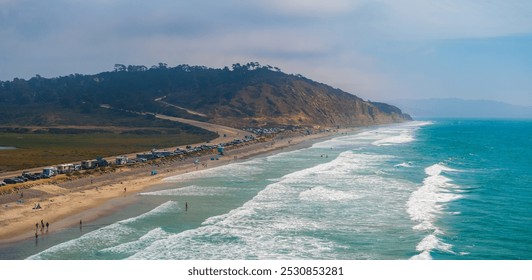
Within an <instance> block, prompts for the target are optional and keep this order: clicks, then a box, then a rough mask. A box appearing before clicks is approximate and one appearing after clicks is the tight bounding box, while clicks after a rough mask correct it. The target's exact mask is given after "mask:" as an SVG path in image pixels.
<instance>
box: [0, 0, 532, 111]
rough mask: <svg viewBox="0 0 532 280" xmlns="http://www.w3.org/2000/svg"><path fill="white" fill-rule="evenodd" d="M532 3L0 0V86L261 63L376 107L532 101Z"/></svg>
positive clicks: (457, 0)
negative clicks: (409, 102)
mask: <svg viewBox="0 0 532 280" xmlns="http://www.w3.org/2000/svg"><path fill="white" fill-rule="evenodd" d="M530 15H532V1H529V0H522V1H519V0H505V1H490V0H484V1H480V0H475V1H472V0H439V1H427V0H409V1H403V0H373V1H368V0H350V1H349V0H327V1H318V0H293V1H290V0H255V1H249V0H225V1H224V0H194V1H185V0H150V1H135V0H91V1H85V0H47V1H41V0H0V80H2V81H6V80H12V79H13V78H15V77H17V78H24V79H29V78H31V77H34V76H36V75H40V76H43V77H47V78H51V77H57V76H65V75H68V74H72V73H80V74H96V73H99V72H104V71H111V70H113V68H114V65H115V64H116V63H120V64H125V65H130V64H131V65H145V66H147V67H150V66H152V65H156V64H158V63H159V62H164V63H167V64H168V66H176V65H179V64H189V65H203V66H207V67H213V68H222V67H224V66H231V65H232V64H234V63H247V62H259V63H260V64H262V65H272V66H276V67H279V68H281V70H282V71H283V72H286V73H291V74H301V75H303V76H305V77H307V78H310V79H312V80H315V81H318V82H322V83H326V84H329V85H331V86H333V87H335V88H340V89H342V90H344V91H347V92H349V93H352V94H355V95H357V96H359V97H361V98H364V99H369V100H372V101H389V100H394V99H405V98H409V99H424V98H463V99H489V100H496V101H502V102H507V103H511V104H516V105H526V106H532V79H531V78H532V75H531V74H532V16H530Z"/></svg>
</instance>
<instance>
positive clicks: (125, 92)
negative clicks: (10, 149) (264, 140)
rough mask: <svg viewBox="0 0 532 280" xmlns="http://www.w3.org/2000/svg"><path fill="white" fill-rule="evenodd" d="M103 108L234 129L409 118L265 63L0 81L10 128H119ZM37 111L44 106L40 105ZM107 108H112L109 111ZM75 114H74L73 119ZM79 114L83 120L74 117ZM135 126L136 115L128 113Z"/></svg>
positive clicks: (5, 120) (118, 70)
mask: <svg viewBox="0 0 532 280" xmlns="http://www.w3.org/2000/svg"><path fill="white" fill-rule="evenodd" d="M102 105H104V106H105V105H108V106H106V107H108V108H114V111H113V112H112V113H108V114H114V115H116V116H118V115H121V116H122V118H116V120H118V119H121V122H122V125H124V123H127V122H128V121H127V120H126V121H124V118H123V117H124V114H125V112H128V111H135V112H154V113H164V114H167V115H172V116H176V117H184V118H190V119H197V120H203V121H210V122H214V123H219V124H224V125H228V126H233V127H242V126H254V127H259V126H278V125H285V126H359V125H371V124H380V123H391V122H400V121H405V120H409V119H410V117H409V116H408V115H405V114H403V113H402V112H401V110H400V109H398V108H396V107H393V106H391V105H387V104H384V103H372V102H367V101H364V100H362V99H360V98H358V97H356V96H354V95H352V94H349V93H346V92H343V91H341V90H339V89H334V88H332V87H330V86H327V85H324V84H321V83H317V82H314V81H312V80H309V79H307V78H304V77H302V76H300V75H289V74H285V73H283V72H281V71H280V70H279V69H278V68H274V67H271V66H261V65H259V64H258V63H248V64H246V65H240V64H234V65H233V66H232V68H231V69H229V68H228V67H225V68H223V69H212V68H206V67H202V66H189V65H179V66H177V67H173V68H172V67H167V65H166V64H163V63H160V64H159V65H157V66H153V67H151V68H150V69H148V68H147V67H145V66H134V65H130V66H127V67H126V66H125V65H121V64H117V65H115V70H114V71H111V72H103V73H99V74H96V75H80V74H73V75H69V76H65V77H58V78H50V79H48V78H43V77H40V76H36V77H34V78H31V79H30V80H27V81H26V80H23V79H14V80H13V81H5V82H0V106H1V107H2V108H3V111H4V112H3V114H1V115H0V121H1V122H2V123H3V124H4V125H24V126H31V125H36V126H52V125H58V124H62V125H68V124H73V123H79V122H80V120H82V119H83V120H84V121H83V123H85V124H94V125H98V124H99V123H102V122H103V123H106V124H107V125H112V123H113V122H115V118H114V117H112V116H106V117H105V118H103V117H101V115H102V108H101V107H102ZM36 108H37V109H36ZM104 110H106V109H104ZM69 115H70V116H69ZM72 116H76V117H72ZM128 117H130V118H131V121H130V122H129V124H130V125H134V124H135V121H134V120H133V119H134V118H138V116H135V114H129V116H128Z"/></svg>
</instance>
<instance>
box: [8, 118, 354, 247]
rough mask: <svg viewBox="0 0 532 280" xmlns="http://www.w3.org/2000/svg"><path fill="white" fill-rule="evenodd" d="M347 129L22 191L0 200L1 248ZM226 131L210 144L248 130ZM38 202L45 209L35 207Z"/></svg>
mask: <svg viewBox="0 0 532 280" xmlns="http://www.w3.org/2000/svg"><path fill="white" fill-rule="evenodd" d="M219 128H220V127H218V128H215V127H211V128H210V129H212V130H214V129H217V130H218V129H219ZM347 131H352V130H339V131H335V132H331V131H328V132H321V133H316V134H311V135H303V134H301V133H292V134H290V135H277V136H276V137H274V138H272V139H268V141H266V142H257V143H251V144H247V145H241V146H237V147H233V148H231V149H227V150H226V155H225V156H223V157H221V158H220V159H219V160H211V157H212V155H204V156H202V157H200V163H201V164H197V165H195V164H194V162H193V159H192V158H188V159H186V160H178V159H172V160H167V161H164V162H161V163H158V164H157V165H156V166H155V165H152V164H144V165H136V166H132V167H122V168H119V169H117V170H116V171H115V172H111V173H105V174H99V175H94V176H85V177H82V178H78V179H73V180H70V181H64V182H55V181H54V180H49V181H45V182H43V183H42V184H39V185H37V186H34V187H32V188H30V189H27V190H24V191H23V192H24V197H23V200H21V199H20V198H19V196H20V194H19V193H14V194H9V195H3V196H1V197H0V203H1V204H0V245H1V244H9V243H14V242H17V241H21V240H24V239H28V238H35V233H36V223H38V226H37V227H38V230H37V233H38V234H39V235H41V234H53V232H55V231H59V230H61V229H64V228H67V227H73V226H77V224H79V222H80V220H82V221H83V222H90V221H92V220H94V219H96V218H98V217H101V216H104V215H106V214H108V213H110V212H111V211H116V210H118V209H120V208H121V207H123V206H125V205H127V204H129V203H132V202H134V201H135V198H136V197H137V195H136V194H138V193H139V192H142V191H145V190H146V189H148V188H150V187H153V186H156V185H160V184H162V183H164V182H163V179H164V178H167V177H170V176H176V175H179V174H184V173H189V172H194V171H196V170H202V169H206V168H212V167H216V166H220V165H223V164H228V163H231V162H235V161H240V160H245V159H247V158H250V157H253V156H258V155H263V154H266V153H272V152H276V151H281V150H283V149H288V148H291V147H297V146H298V145H299V146H301V145H310V143H312V142H314V141H316V140H318V139H323V138H326V137H331V136H334V135H338V134H340V133H344V132H347ZM218 132H220V130H218ZM223 133H225V134H226V137H220V138H218V139H216V140H215V141H212V142H211V143H218V142H222V141H227V140H229V139H233V138H236V137H237V136H239V135H244V134H243V133H245V132H244V131H239V130H224V132H223ZM248 134H249V133H248ZM200 144H201V143H200ZM152 170H156V171H157V174H156V175H151V171H152ZM17 200H18V202H17ZM37 204H39V205H40V207H41V208H40V209H33V208H34V206H35V205H37ZM41 220H42V221H43V223H44V224H46V223H49V224H50V227H49V228H48V229H46V228H45V229H42V227H41V226H40V223H41Z"/></svg>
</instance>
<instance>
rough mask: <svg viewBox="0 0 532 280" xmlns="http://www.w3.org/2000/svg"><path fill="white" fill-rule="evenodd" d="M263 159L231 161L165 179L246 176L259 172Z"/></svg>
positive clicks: (185, 179) (166, 180)
mask: <svg viewBox="0 0 532 280" xmlns="http://www.w3.org/2000/svg"><path fill="white" fill-rule="evenodd" d="M261 160H262V159H255V160H250V161H245V162H237V163H231V164H227V165H221V166H217V167H213V168H209V169H202V170H198V171H195V172H190V173H185V174H180V175H176V176H171V177H167V178H164V179H163V181H164V182H182V181H188V180H193V179H196V178H210V177H218V176H220V175H223V176H228V177H246V176H249V175H251V174H257V173H259V172H260V171H261V170H262V168H261V165H260V161H261ZM191 164H192V163H191ZM207 164H208V162H207Z"/></svg>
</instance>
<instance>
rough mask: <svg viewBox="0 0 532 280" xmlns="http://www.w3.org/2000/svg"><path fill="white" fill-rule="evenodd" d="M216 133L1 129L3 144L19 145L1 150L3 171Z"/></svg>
mask: <svg viewBox="0 0 532 280" xmlns="http://www.w3.org/2000/svg"><path fill="white" fill-rule="evenodd" d="M214 137H215V136H214V135H213V134H203V135H197V134H188V133H180V134H178V135H172V134H161V135H136V134H118V133H90V134H49V133H47V134H32V133H27V134H26V133H0V146H14V147H16V148H17V149H15V150H0V172H1V171H13V170H23V169H28V168H33V167H40V166H49V165H55V164H61V163H68V162H76V161H81V160H86V159H94V158H96V157H98V156H101V157H106V156H113V155H121V154H127V153H134V152H141V151H147V150H151V149H153V148H156V149H158V148H166V147H173V146H180V145H185V144H192V143H199V142H204V141H206V140H209V139H212V138H214Z"/></svg>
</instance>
